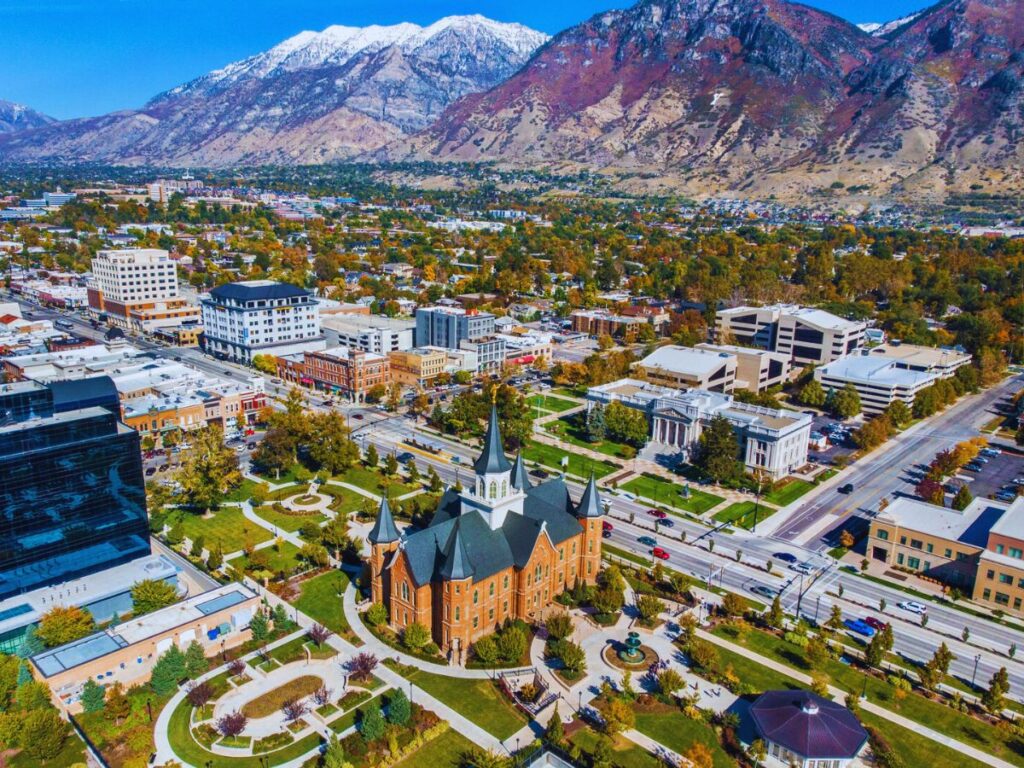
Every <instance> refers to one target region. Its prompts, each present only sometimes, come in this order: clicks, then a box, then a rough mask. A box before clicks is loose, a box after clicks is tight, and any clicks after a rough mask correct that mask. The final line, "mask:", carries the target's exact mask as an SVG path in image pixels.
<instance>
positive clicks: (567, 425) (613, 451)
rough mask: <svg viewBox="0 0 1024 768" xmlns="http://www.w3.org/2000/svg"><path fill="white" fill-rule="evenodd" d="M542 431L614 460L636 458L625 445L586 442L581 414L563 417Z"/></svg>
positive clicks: (601, 441)
mask: <svg viewBox="0 0 1024 768" xmlns="http://www.w3.org/2000/svg"><path fill="white" fill-rule="evenodd" d="M544 431H545V432H548V433H549V434H551V435H554V436H555V437H557V438H558V439H559V440H561V441H562V442H564V443H569V444H570V445H576V446H579V447H580V448H587V449H588V450H591V451H597V452H598V453H603V454H604V455H605V456H611V457H612V458H615V459H632V458H633V457H634V456H636V449H635V448H633V447H632V446H628V445H626V444H625V443H617V442H615V441H614V440H599V441H598V442H596V443H592V442H590V441H589V440H587V436H586V433H585V432H584V429H583V425H582V418H581V414H574V415H572V416H563V417H562V418H560V419H557V420H556V421H552V422H549V423H548V424H545V425H544Z"/></svg>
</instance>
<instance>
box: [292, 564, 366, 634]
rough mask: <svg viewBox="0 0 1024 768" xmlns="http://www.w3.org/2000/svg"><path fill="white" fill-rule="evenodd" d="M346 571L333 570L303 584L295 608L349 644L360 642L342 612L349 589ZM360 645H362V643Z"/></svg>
mask: <svg viewBox="0 0 1024 768" xmlns="http://www.w3.org/2000/svg"><path fill="white" fill-rule="evenodd" d="M348 583H349V581H348V576H347V575H345V572H344V571H338V570H331V571H327V572H326V573H322V574H320V575H319V576H314V577H313V578H311V579H307V580H306V581H304V582H302V584H301V585H300V587H299V590H300V592H299V599H298V600H296V601H295V607H296V608H298V609H299V610H300V611H302V612H303V613H304V614H306V615H307V616H309V617H310V618H312V619H313V620H315V621H318V622H320V623H321V624H323V625H324V626H325V627H327V628H328V629H330V630H331V631H333V632H334V633H335V634H337V635H338V636H340V637H343V638H345V639H347V640H348V641H349V642H355V641H356V640H358V638H357V637H356V635H355V633H354V632H353V631H352V627H351V626H350V625H349V623H348V619H347V618H345V611H344V610H342V598H341V596H342V595H343V594H344V593H345V589H346V588H347V587H348ZM358 644H360V645H361V644H362V642H361V641H360V642H359V643H358Z"/></svg>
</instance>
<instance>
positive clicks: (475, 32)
mask: <svg viewBox="0 0 1024 768" xmlns="http://www.w3.org/2000/svg"><path fill="white" fill-rule="evenodd" d="M546 39H547V36H546V35H544V34H542V33H540V32H536V31H534V30H531V29H528V28H526V27H523V26H521V25H519V24H503V23H499V22H495V21H491V20H489V19H485V18H483V17H482V16H453V17H448V18H445V19H441V20H440V21H438V22H436V23H435V24H432V25H430V26H428V27H419V26H417V25H415V24H398V25H395V26H390V27H380V26H373V27H366V28H354V27H340V26H333V27H328V28H327V29H325V30H323V31H322V32H302V33H300V34H298V35H296V36H294V37H292V38H289V39H288V40H285V41H284V42H283V43H281V44H279V45H277V46H275V47H274V48H272V49H270V50H269V51H266V52H264V53H261V54H258V55H256V56H253V57H250V58H248V59H245V60H243V61H239V62H236V63H234V64H230V65H228V66H227V67H224V68H223V69H220V70H217V71H215V72H211V73H209V74H207V75H205V76H203V77H200V78H197V79H196V80H193V81H191V82H189V83H186V84H184V85H182V86H179V87H178V88H174V89H172V90H170V91H167V92H166V93H163V94H160V95H159V96H157V97H155V98H154V99H152V100H151V101H150V102H149V103H148V104H147V105H146V106H145V107H144V108H143V109H141V110H137V111H126V112H118V113H114V114H110V115H104V116H102V117H96V118H87V119H81V120H70V121H66V122H63V123H59V124H55V125H51V126H48V127H46V128H43V129H40V130H32V131H28V132H19V133H18V134H17V135H12V136H8V137H7V138H6V140H4V141H3V142H0V157H4V158H6V159H9V160H20V161H32V160H40V159H53V160H93V161H107V162H127V163H167V164H178V165H182V164H189V165H228V164H235V163H261V162H281V163H317V162H329V161H333V160H340V159H345V158H349V157H352V156H354V155H357V154H360V153H363V152H365V151H367V150H371V149H374V148H377V147H380V146H382V145H384V144H385V143H387V142H390V141H394V140H396V139H399V138H401V137H402V136H404V135H406V134H407V133H411V132H413V131H416V130H419V129H422V128H424V127H426V126H427V125H428V124H430V122H431V121H432V120H434V119H435V118H436V117H437V116H438V115H440V113H441V112H442V111H443V110H444V108H445V107H447V106H448V105H449V104H451V103H452V102H454V101H455V100H457V99H458V98H460V97H462V96H464V95H466V94H468V93H474V92H477V91H481V90H485V89H487V88H489V87H491V86H493V85H495V84H497V83H498V82H500V81H502V80H504V79H505V78H507V77H508V76H509V75H511V74H512V73H513V72H514V71H516V70H517V69H518V68H519V67H520V66H521V65H522V64H523V63H524V62H525V61H526V60H527V59H528V58H529V56H530V55H531V54H532V53H533V51H534V50H535V49H536V48H537V47H538V46H539V45H541V44H542V43H543V42H544V41H545V40H546Z"/></svg>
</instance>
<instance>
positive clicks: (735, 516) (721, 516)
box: [714, 501, 778, 531]
mask: <svg viewBox="0 0 1024 768" xmlns="http://www.w3.org/2000/svg"><path fill="white" fill-rule="evenodd" d="M777 511H778V510H776V509H775V508H774V507H768V506H765V505H764V504H761V505H760V506H759V507H758V511H757V522H758V523H760V522H761V521H763V520H765V519H766V518H769V517H771V516H772V515H774V514H775V513H776V512H777ZM753 512H754V502H753V501H737V502H735V503H733V504H730V505H729V506H728V507H726V508H725V509H723V510H722V511H721V512H716V513H715V515H714V520H715V521H716V522H719V523H735V524H736V525H738V526H739V527H740V528H745V529H746V530H748V531H749V530H750V529H751V527H752V526H753V525H754V514H753ZM740 518H743V519H742V521H741V522H738V523H736V522H735V521H737V520H740Z"/></svg>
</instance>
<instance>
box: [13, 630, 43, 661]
mask: <svg viewBox="0 0 1024 768" xmlns="http://www.w3.org/2000/svg"><path fill="white" fill-rule="evenodd" d="M45 647H46V646H45V645H43V641H42V640H40V639H39V637H38V635H36V625H35V624H29V625H28V628H27V629H26V630H25V634H24V635H22V638H21V645H20V646H19V647H18V655H19V656H20V657H21V658H23V659H27V658H29V657H30V656H35V655H36V654H37V653H41V652H42V651H43V650H44V649H45Z"/></svg>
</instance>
